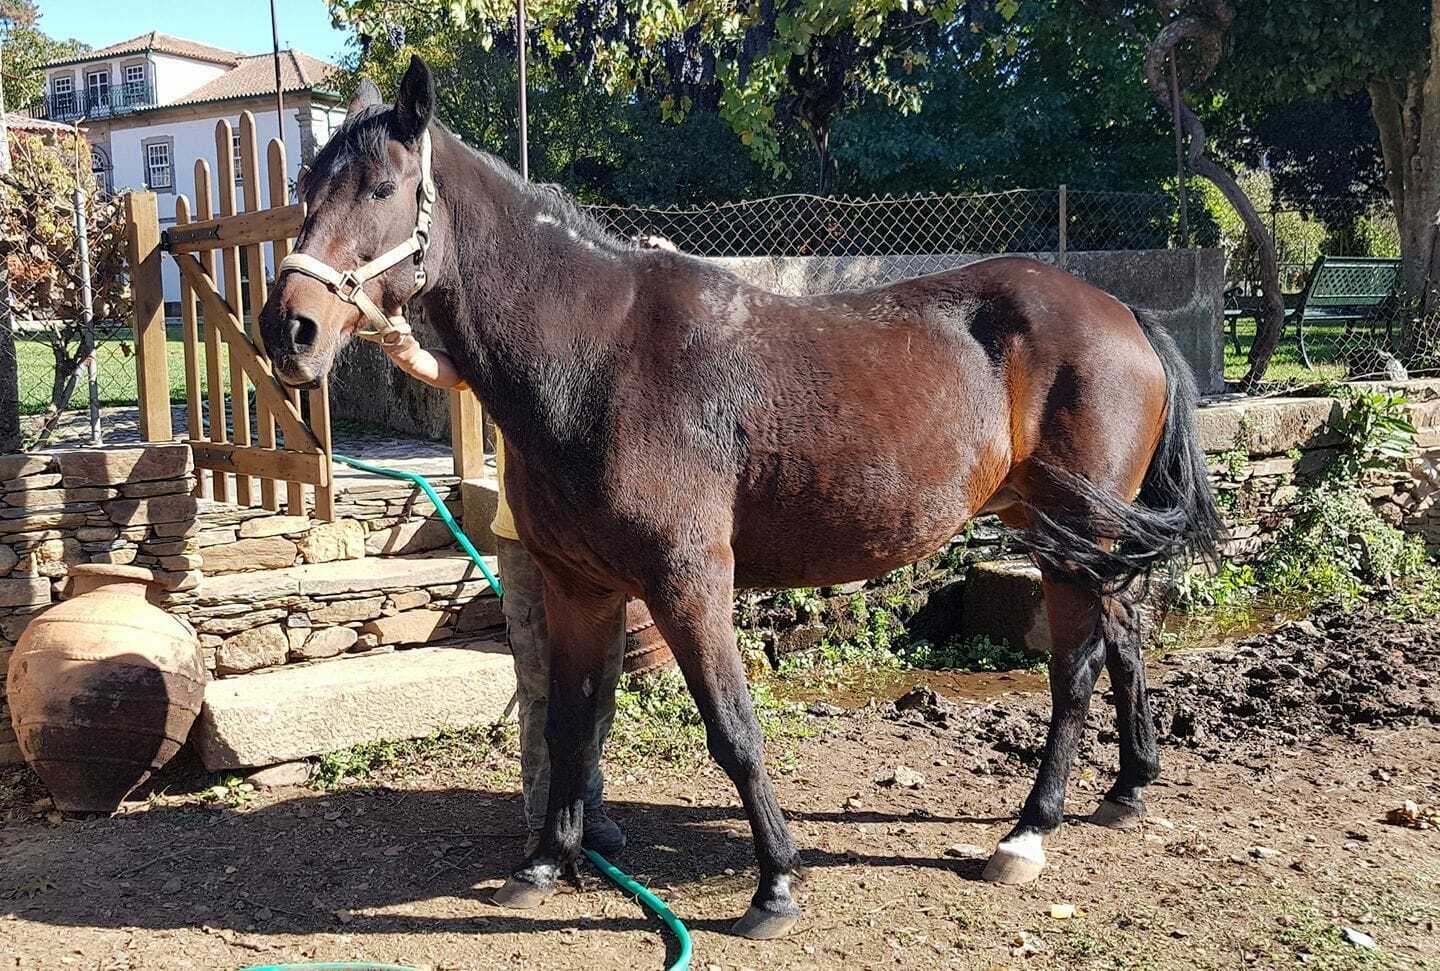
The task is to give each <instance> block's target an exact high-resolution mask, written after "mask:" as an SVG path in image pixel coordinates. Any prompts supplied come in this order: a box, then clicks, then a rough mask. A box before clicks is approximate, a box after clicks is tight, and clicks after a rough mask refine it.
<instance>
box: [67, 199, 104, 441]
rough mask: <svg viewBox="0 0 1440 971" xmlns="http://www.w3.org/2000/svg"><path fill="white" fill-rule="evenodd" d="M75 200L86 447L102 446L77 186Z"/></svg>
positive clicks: (85, 231)
mask: <svg viewBox="0 0 1440 971" xmlns="http://www.w3.org/2000/svg"><path fill="white" fill-rule="evenodd" d="M72 198H73V199H74V200H75V242H76V250H77V251H78V254H79V257H80V350H81V358H80V366H81V367H83V368H84V369H85V377H86V383H87V384H88V385H89V386H90V444H91V445H95V446H97V447H98V446H100V445H104V444H105V442H104V440H103V439H102V438H101V437H100V382H99V376H98V375H97V374H96V373H95V304H94V296H93V295H92V294H91V292H90V227H89V223H90V220H88V219H86V218H85V215H86V214H85V192H84V190H83V189H81V188H80V186H79V185H78V184H77V185H76V186H75V193H74V195H73V197H72Z"/></svg>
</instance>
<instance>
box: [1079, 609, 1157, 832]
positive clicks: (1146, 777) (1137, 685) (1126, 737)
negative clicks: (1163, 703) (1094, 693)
mask: <svg viewBox="0 0 1440 971" xmlns="http://www.w3.org/2000/svg"><path fill="white" fill-rule="evenodd" d="M1100 625H1101V632H1102V634H1103V636H1104V638H1105V667H1106V669H1107V670H1108V671H1109V672H1110V688H1111V690H1112V691H1113V692H1114V694H1115V723H1116V730H1117V732H1118V733H1119V736H1120V774H1119V775H1118V776H1117V777H1116V779H1115V784H1114V785H1113V786H1112V787H1111V788H1110V791H1109V792H1108V793H1106V794H1105V798H1104V799H1103V800H1101V802H1100V805H1099V806H1098V807H1096V809H1095V812H1094V813H1093V814H1092V815H1091V817H1090V820H1091V822H1094V823H1098V824H1100V825H1101V826H1109V827H1111V828H1113V829H1130V828H1132V827H1134V826H1136V825H1137V824H1138V823H1139V822H1140V820H1141V819H1142V818H1143V817H1144V815H1145V800H1144V798H1143V796H1142V794H1143V792H1144V790H1145V787H1146V786H1147V785H1149V784H1150V783H1152V782H1154V781H1155V779H1156V778H1157V777H1158V776H1159V775H1160V756H1159V754H1158V753H1157V751H1156V746H1155V722H1154V721H1153V720H1152V719H1151V717H1150V698H1149V693H1148V692H1147V690H1146V686H1145V658H1144V654H1143V653H1142V651H1141V633H1140V613H1139V611H1138V610H1136V609H1135V604H1134V602H1133V601H1132V600H1131V598H1130V597H1129V596H1128V595H1126V594H1120V595H1117V596H1114V597H1107V598H1106V600H1105V613H1104V616H1103V617H1102V618H1101V620H1100Z"/></svg>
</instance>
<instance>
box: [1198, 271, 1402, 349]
mask: <svg viewBox="0 0 1440 971" xmlns="http://www.w3.org/2000/svg"><path fill="white" fill-rule="evenodd" d="M1399 281H1400V261H1399V260H1397V259H1390V258H1387V257H1372V256H1322V257H1320V258H1319V259H1317V260H1316V261H1315V265H1314V266H1313V267H1312V268H1311V270H1310V275H1309V277H1308V278H1307V281H1306V284H1305V289H1304V290H1301V291H1300V292H1299V293H1287V294H1284V295H1283V296H1284V299H1285V320H1286V322H1287V323H1290V322H1293V323H1294V324H1295V337H1296V341H1297V342H1298V344H1299V346H1300V363H1301V364H1302V365H1304V366H1305V367H1307V368H1308V367H1312V366H1313V365H1311V363H1310V352H1309V349H1308V348H1307V347H1306V346H1305V325H1306V324H1344V325H1345V333H1346V334H1347V335H1348V334H1349V333H1351V331H1352V330H1353V329H1354V327H1355V325H1356V324H1358V323H1366V322H1368V323H1370V324H1371V325H1372V326H1373V325H1374V323H1375V322H1376V321H1377V319H1378V318H1380V317H1382V316H1383V317H1384V319H1385V326H1386V336H1387V339H1388V337H1389V328H1390V325H1391V323H1392V320H1391V318H1392V317H1393V316H1394V315H1393V314H1385V313H1384V311H1386V310H1387V309H1391V303H1392V301H1393V299H1394V297H1395V293H1396V290H1397V285H1398V284H1399ZM1225 303H1226V307H1225V321H1226V324H1227V325H1228V326H1229V328H1230V339H1231V341H1232V342H1233V343H1234V345H1235V351H1236V353H1241V352H1242V350H1243V349H1242V348H1241V347H1240V334H1239V329H1238V327H1237V322H1238V321H1239V319H1240V318H1241V317H1253V318H1254V319H1255V320H1256V321H1257V322H1258V321H1259V319H1260V316H1261V314H1262V313H1263V312H1264V304H1265V301H1264V298H1262V297H1258V296H1246V295H1240V294H1236V293H1234V292H1233V291H1231V292H1229V293H1227V294H1226V299H1225Z"/></svg>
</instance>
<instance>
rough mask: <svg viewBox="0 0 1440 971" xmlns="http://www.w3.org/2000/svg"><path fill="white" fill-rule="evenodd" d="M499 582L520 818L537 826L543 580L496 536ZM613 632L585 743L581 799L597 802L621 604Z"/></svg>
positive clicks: (543, 773)
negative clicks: (511, 664) (510, 664)
mask: <svg viewBox="0 0 1440 971" xmlns="http://www.w3.org/2000/svg"><path fill="white" fill-rule="evenodd" d="M496 542H497V544H498V549H497V553H498V554H499V560H500V582H501V583H502V584H503V585H504V587H505V599H504V601H503V607H504V610H505V627H506V631H507V633H508V635H509V640H510V653H511V655H512V656H513V657H514V660H515V685H516V695H517V708H516V715H517V717H518V718H519V720H520V785H521V787H522V789H523V795H524V803H525V823H526V825H527V826H528V827H529V828H530V829H532V830H536V829H540V828H541V827H542V826H543V825H544V823H545V807H546V804H547V801H548V799H549V796H550V751H549V749H548V748H547V746H546V743H545V718H546V713H547V711H548V708H549V706H548V703H547V702H548V699H549V696H550V643H549V639H548V637H547V636H546V632H545V598H544V580H543V579H542V577H541V575H540V570H539V568H538V567H537V566H536V565H535V561H534V559H532V558H531V556H530V554H529V553H528V552H526V550H525V547H524V546H522V545H520V544H519V543H517V542H516V541H514V540H510V539H505V538H504V537H498V536H497V537H496ZM611 626H612V628H613V629H614V632H615V633H614V636H613V637H612V638H611V641H610V649H609V651H608V652H607V653H606V659H605V669H604V671H602V672H601V676H600V684H599V686H598V689H599V699H598V702H597V711H596V718H595V732H594V734H593V735H592V736H591V737H590V739H589V740H588V742H587V744H586V746H585V759H584V764H585V797H584V798H585V805H586V807H592V806H599V805H600V802H601V800H602V799H603V798H604V792H605V780H604V778H603V777H602V776H601V774H600V753H601V750H602V749H603V748H604V745H605V738H606V736H607V735H609V734H610V723H611V721H613V720H614V718H615V685H616V684H617V683H618V682H619V681H620V671H621V668H622V666H623V664H624V660H625V608H624V606H623V605H622V606H621V607H619V608H618V609H617V610H616V612H615V618H614V623H613V625H611Z"/></svg>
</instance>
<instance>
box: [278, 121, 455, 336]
mask: <svg viewBox="0 0 1440 971" xmlns="http://www.w3.org/2000/svg"><path fill="white" fill-rule="evenodd" d="M419 148H420V187H419V189H418V191H417V193H416V196H417V198H416V205H415V230H414V231H413V232H412V233H411V234H410V237H409V238H408V239H406V240H405V241H404V242H402V243H398V244H396V245H395V246H392V247H390V248H389V249H388V250H386V251H385V252H383V253H381V254H380V255H379V256H377V257H375V258H374V259H373V260H370V261H369V262H368V263H364V264H362V265H360V266H358V267H356V268H355V269H353V270H346V271H344V272H341V271H340V270H337V269H335V268H334V267H333V266H331V265H330V264H328V263H325V262H322V261H321V260H318V259H316V258H315V257H313V256H311V255H310V254H308V253H291V254H290V255H289V256H287V257H285V259H283V260H281V261H280V267H279V270H278V273H277V276H278V275H279V274H281V273H285V272H286V271H289V270H294V271H295V272H296V273H303V274H305V275H306V276H308V277H313V278H314V279H316V280H319V281H320V282H321V283H323V284H325V286H326V287H327V288H328V289H329V290H330V292H331V293H333V294H335V296H337V297H339V298H340V299H341V300H343V301H345V302H346V303H348V304H350V305H352V306H354V307H355V308H357V309H358V310H359V311H360V314H361V316H363V317H364V318H365V323H364V324H362V325H361V326H360V327H358V328H356V330H355V336H356V337H358V338H360V339H361V340H367V341H374V342H375V343H377V344H388V345H394V344H398V343H399V342H400V341H402V340H404V339H405V338H406V337H409V336H410V323H409V322H408V321H407V320H406V319H405V314H404V311H403V307H404V305H405V304H406V303H408V302H409V301H410V300H411V299H412V298H413V297H414V296H415V295H416V294H417V293H419V292H420V291H421V290H422V289H424V287H425V283H426V279H427V278H426V275H425V253H426V252H427V251H428V250H429V249H430V227H431V224H432V222H433V220H434V210H435V198H436V193H435V178H434V174H433V172H432V171H431V164H430V132H429V131H428V130H426V131H425V132H423V133H422V134H421V135H420V146H419ZM407 257H408V258H410V259H411V260H412V261H413V262H414V264H415V287H414V289H412V290H411V291H410V294H409V296H407V297H406V298H405V300H404V301H402V302H401V307H402V310H401V312H400V313H397V314H395V315H394V316H393V317H387V316H386V315H385V313H384V312H383V311H382V310H381V309H380V307H379V306H377V305H376V303H375V301H373V300H371V299H370V297H369V295H368V294H366V293H365V284H366V283H368V282H370V281H371V280H373V279H375V278H376V277H378V276H380V275H381V274H383V273H387V272H389V271H390V270H391V269H392V268H393V267H395V266H397V265H399V264H400V263H401V262H403V261H404V260H405V259H406V258H407Z"/></svg>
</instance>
